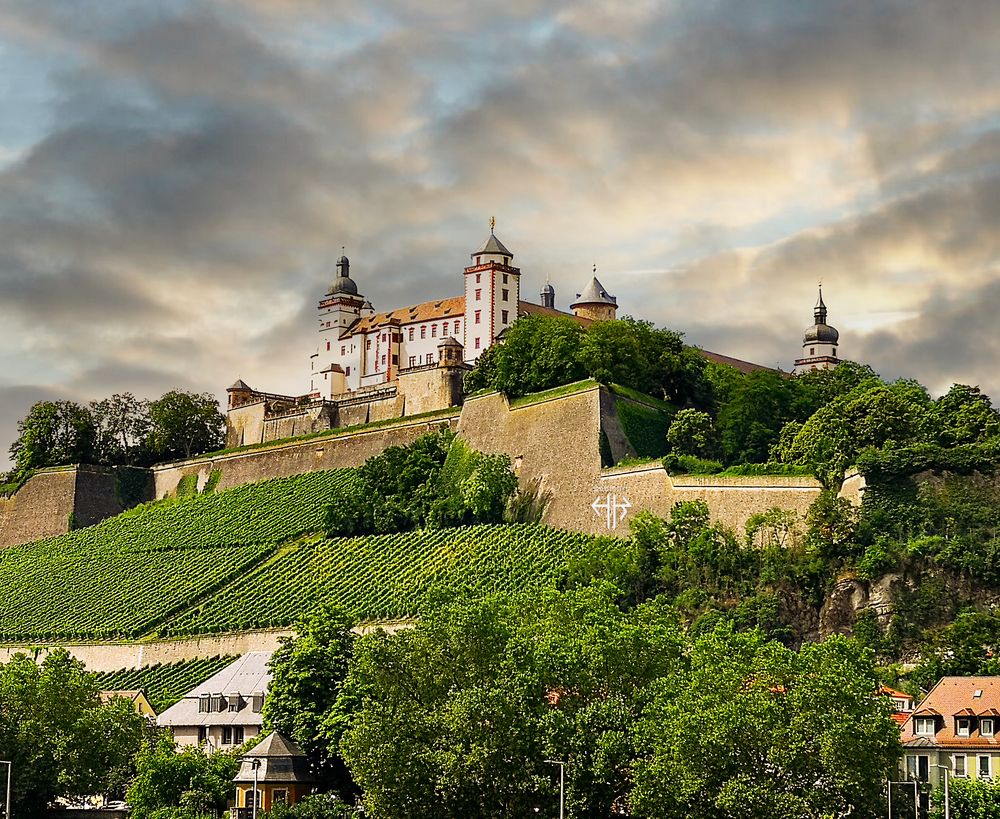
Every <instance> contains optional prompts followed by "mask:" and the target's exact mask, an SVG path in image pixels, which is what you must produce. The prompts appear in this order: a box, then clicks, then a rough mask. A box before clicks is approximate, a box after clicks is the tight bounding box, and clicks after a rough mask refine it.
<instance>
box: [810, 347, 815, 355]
mask: <svg viewBox="0 0 1000 819" xmlns="http://www.w3.org/2000/svg"><path fill="white" fill-rule="evenodd" d="M809 355H816V348H815V347H810V348H809Z"/></svg>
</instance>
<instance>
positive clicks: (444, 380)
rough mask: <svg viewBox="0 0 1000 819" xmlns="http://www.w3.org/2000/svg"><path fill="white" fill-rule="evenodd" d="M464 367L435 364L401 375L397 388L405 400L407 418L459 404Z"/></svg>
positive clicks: (404, 409) (461, 394) (462, 391)
mask: <svg viewBox="0 0 1000 819" xmlns="http://www.w3.org/2000/svg"><path fill="white" fill-rule="evenodd" d="M465 373H466V368H465V367H442V366H439V365H434V366H432V367H425V368H422V369H418V370H413V371H410V372H403V373H400V375H399V379H398V380H397V382H396V383H397V385H398V388H399V394H400V395H401V396H402V397H403V399H404V406H403V412H404V413H405V414H406V415H420V414H421V413H424V412H434V411H435V410H438V409H441V408H442V407H455V406H458V405H459V404H461V403H462V397H463V395H464V390H463V379H464V378H465Z"/></svg>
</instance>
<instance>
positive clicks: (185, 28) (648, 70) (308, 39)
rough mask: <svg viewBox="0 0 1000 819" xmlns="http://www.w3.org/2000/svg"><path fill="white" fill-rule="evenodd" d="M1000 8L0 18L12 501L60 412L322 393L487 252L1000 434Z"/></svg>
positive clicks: (644, 4)
mask: <svg viewBox="0 0 1000 819" xmlns="http://www.w3.org/2000/svg"><path fill="white" fill-rule="evenodd" d="M998 42H1000V3H997V2H996V0H963V2H961V3H955V2H953V0H939V1H938V2H925V1H924V0H905V1H904V0H899V1H898V2H896V1H895V0H879V1H878V2H872V0H844V1H843V2H841V1H840V0H823V2H812V3H803V2H801V0H784V1H781V0H755V2H753V3H748V2H745V0H699V1H698V2H680V0H663V2H649V1H648V0H621V2H588V1H587V0H582V1H581V0H575V1H574V2H565V3H563V2H538V1H537V0H507V2H504V3H502V4H500V3H492V2H481V3H464V2H455V0H438V2H435V0H400V1H399V2H385V0H357V2H354V0H215V2H201V1H199V0H160V1H159V2H157V3H148V2H146V1H145V0H116V2H114V3H108V2H107V1H106V0H74V2H72V3H64V2H56V0H0V469H2V468H5V466H6V465H7V462H6V461H5V460H4V450H5V449H6V444H7V442H9V441H11V440H12V439H13V437H14V435H15V427H16V422H17V420H18V419H19V418H20V417H22V416H23V415H24V414H25V413H26V412H27V410H28V408H29V407H30V406H31V404H32V403H33V402H35V401H37V400H41V399H51V398H68V399H72V400H77V401H89V400H93V399H99V398H101V397H104V396H107V395H110V394H112V393H114V392H123V391H129V392H132V393H134V394H136V395H138V396H142V397H150V398H155V397H158V396H159V395H160V394H162V393H163V392H165V391H166V390H168V389H173V388H183V389H191V390H196V391H199V392H201V391H210V392H213V393H215V394H216V395H218V396H219V397H220V399H222V400H224V399H225V388H226V386H228V385H229V384H230V383H232V382H233V381H235V380H236V378H242V379H244V380H245V381H247V382H248V383H249V384H251V385H252V386H254V387H257V388H259V389H264V390H268V391H273V392H279V393H299V392H305V391H306V390H307V388H308V374H309V355H310V353H312V352H313V350H314V348H315V345H316V314H315V310H316V303H317V301H318V299H319V298H320V297H321V296H322V295H323V293H325V292H326V291H327V289H328V288H329V285H330V283H331V282H332V279H333V277H334V275H335V268H334V263H335V260H336V259H337V257H339V256H340V253H341V248H342V247H344V248H345V249H346V253H347V255H348V256H349V257H350V259H351V275H352V278H354V280H355V281H356V282H357V284H358V286H359V289H360V290H361V292H362V293H364V295H365V296H367V297H368V298H369V299H371V300H372V302H373V303H374V305H375V307H376V309H379V310H388V309H392V308H394V307H398V306H403V305H408V304H412V303H415V302H418V301H424V300H427V299H431V298H438V297H446V296H452V295H458V294H459V293H460V292H461V287H462V284H461V275H462V268H463V267H464V266H465V265H466V264H468V263H469V262H468V260H469V253H470V252H471V251H473V250H475V249H476V248H477V247H478V246H479V245H480V244H481V243H482V242H483V240H484V239H485V238H486V236H487V235H488V231H489V227H488V223H489V219H490V217H495V218H496V221H497V227H496V232H497V236H498V237H499V238H500V239H501V240H502V241H503V242H504V244H505V245H506V246H507V247H509V248H510V249H511V250H512V251H513V253H514V263H515V264H517V265H518V266H520V268H521V271H522V286H521V289H522V295H523V296H525V297H528V298H535V299H536V300H537V295H536V294H537V292H538V290H539V288H540V287H541V285H542V284H543V283H544V282H545V280H546V278H548V279H549V280H550V281H551V282H552V284H553V285H554V287H555V289H556V305H557V306H558V307H561V308H563V309H566V307H567V305H568V304H569V303H570V301H572V299H573V296H574V295H575V294H576V293H577V292H579V291H580V290H581V289H582V288H583V286H584V285H585V284H586V283H587V281H589V278H590V275H591V270H592V267H593V265H597V275H598V277H599V278H600V280H601V282H602V283H603V284H604V286H605V287H606V288H607V290H608V291H610V292H611V293H614V294H615V295H616V296H617V298H618V303H619V305H620V308H621V309H620V310H619V314H620V315H632V316H635V317H637V318H642V319H647V320H649V321H652V322H654V323H655V324H657V325H660V326H666V327H669V328H671V329H674V330H679V331H681V332H683V333H684V334H685V338H686V340H687V341H688V342H689V343H692V344H697V345H699V346H702V347H704V348H706V349H709V350H714V351H716V352H720V353H724V354H727V355H731V356H735V357H737V358H743V359H747V360H750V361H755V362H759V363H761V364H765V365H768V366H781V367H782V368H783V369H785V370H788V369H791V367H792V364H793V361H794V359H795V357H796V356H797V355H799V354H800V353H801V337H802V332H803V330H804V328H805V327H807V326H808V325H810V324H811V323H812V307H813V305H814V303H815V301H816V290H817V284H818V283H819V282H820V281H822V283H823V293H824V298H825V300H826V303H827V305H828V307H829V323H831V324H833V325H834V326H835V327H837V328H838V329H839V330H840V334H841V341H840V354H841V355H842V356H843V357H845V358H849V359H853V360H856V361H862V362H866V363H868V364H871V365H872V366H873V367H874V368H875V369H876V370H877V371H879V372H880V373H881V374H882V375H883V376H885V377H888V378H896V377H903V376H905V377H913V378H917V379H919V380H920V381H921V382H923V383H924V384H926V385H927V386H928V388H929V389H930V390H931V392H932V393H933V394H940V393H941V392H943V391H945V390H946V389H947V388H948V386H949V385H950V384H951V383H953V382H960V383H966V384H974V385H979V386H981V387H982V388H983V390H984V391H986V392H988V393H991V394H993V395H995V396H997V399H998V403H1000V366H998V361H1000V333H998V332H997V314H998V312H1000V49H998V48H997V45H996V44H997V43H998Z"/></svg>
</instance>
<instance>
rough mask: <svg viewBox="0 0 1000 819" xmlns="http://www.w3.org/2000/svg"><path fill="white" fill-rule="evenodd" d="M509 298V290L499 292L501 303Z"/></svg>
mask: <svg viewBox="0 0 1000 819" xmlns="http://www.w3.org/2000/svg"><path fill="white" fill-rule="evenodd" d="M509 298H510V291H509V290H507V289H504V290H501V291H500V300H501V301H507V299H509Z"/></svg>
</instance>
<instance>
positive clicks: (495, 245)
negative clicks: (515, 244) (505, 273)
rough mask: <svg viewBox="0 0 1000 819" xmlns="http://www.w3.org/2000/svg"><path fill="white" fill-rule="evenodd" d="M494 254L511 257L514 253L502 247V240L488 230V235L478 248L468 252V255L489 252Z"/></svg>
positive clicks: (479, 254)
mask: <svg viewBox="0 0 1000 819" xmlns="http://www.w3.org/2000/svg"><path fill="white" fill-rule="evenodd" d="M491 253H492V254H496V255H498V256H510V257H512V258H513V256H514V254H513V253H511V252H510V251H509V250H507V248H506V247H504V245H503V242H501V241H500V240H499V239H498V238H497V237H496V236H495V235H494V234H493V231H492V230H491V231H490V237H489V238H488V239H487V240H486V241H485V242H483V246H482V247H481V248H479V250H476V251H474V252H473V253H470V254H469V256H484V255H489V254H491Z"/></svg>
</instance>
